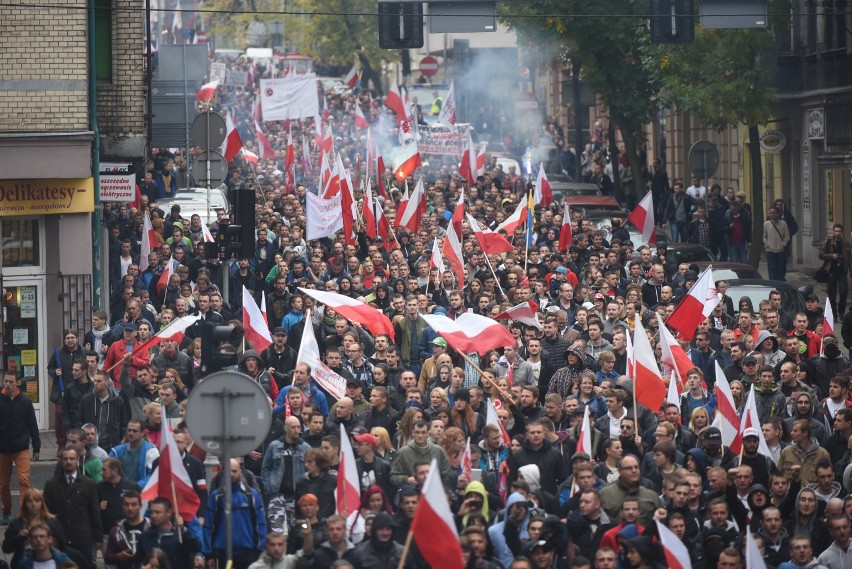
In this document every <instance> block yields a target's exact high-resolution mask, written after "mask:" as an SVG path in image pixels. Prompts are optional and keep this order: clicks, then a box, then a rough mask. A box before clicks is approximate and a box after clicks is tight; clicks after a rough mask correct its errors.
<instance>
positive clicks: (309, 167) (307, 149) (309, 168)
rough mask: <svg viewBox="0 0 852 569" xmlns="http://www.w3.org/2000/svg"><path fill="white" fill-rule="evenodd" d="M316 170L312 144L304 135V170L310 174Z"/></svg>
mask: <svg viewBox="0 0 852 569" xmlns="http://www.w3.org/2000/svg"><path fill="white" fill-rule="evenodd" d="M313 171H314V164H313V162H311V146H310V144H309V143H308V139H307V138H305V137H302V172H303V173H305V174H310V173H312V172H313Z"/></svg>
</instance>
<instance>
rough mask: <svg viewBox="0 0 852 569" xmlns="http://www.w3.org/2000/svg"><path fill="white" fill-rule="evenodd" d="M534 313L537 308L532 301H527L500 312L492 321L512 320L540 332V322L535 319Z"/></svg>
mask: <svg viewBox="0 0 852 569" xmlns="http://www.w3.org/2000/svg"><path fill="white" fill-rule="evenodd" d="M536 312H538V306H537V305H536V303H535V302H533V301H532V300H528V301H526V302H522V303H520V304H518V305H516V306H513V307H512V308H510V309H508V310H506V311H504V312H501V313H500V314H498V315H497V316H495V317H494V320H514V321H515V322H521V323H523V324H526V325H527V326H535V327H536V328H538V329H539V330H541V328H542V326H541V322H539V321H538V318H536V317H535V314H536Z"/></svg>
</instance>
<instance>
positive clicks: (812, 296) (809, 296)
mask: <svg viewBox="0 0 852 569" xmlns="http://www.w3.org/2000/svg"><path fill="white" fill-rule="evenodd" d="M805 300H808V301H811V300H812V301H814V302H819V297H818V296H817V295H815V294H814V293H811V294H809V295H808V297H807V298H806V299H805Z"/></svg>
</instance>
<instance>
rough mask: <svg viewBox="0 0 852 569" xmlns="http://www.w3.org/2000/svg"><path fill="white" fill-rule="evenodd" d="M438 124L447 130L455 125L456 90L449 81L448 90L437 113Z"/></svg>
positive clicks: (453, 84)
mask: <svg viewBox="0 0 852 569" xmlns="http://www.w3.org/2000/svg"><path fill="white" fill-rule="evenodd" d="M438 122H439V123H441V124H442V125H444V126H446V127H448V128H452V127H453V126H455V124H456V88H455V83H454V82H453V81H450V90H449V91H447V98H446V99H445V100H444V104H443V105H442V106H441V111H440V112H439V113H438Z"/></svg>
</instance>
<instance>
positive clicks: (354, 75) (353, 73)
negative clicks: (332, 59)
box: [343, 63, 358, 89]
mask: <svg viewBox="0 0 852 569" xmlns="http://www.w3.org/2000/svg"><path fill="white" fill-rule="evenodd" d="M343 82H344V83H346V85H347V86H348V87H349V88H350V89H354V88H355V85H357V84H358V66H357V65H355V64H354V63H353V64H352V69H350V70H349V73H347V74H346V77H344V78H343Z"/></svg>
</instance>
